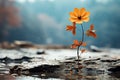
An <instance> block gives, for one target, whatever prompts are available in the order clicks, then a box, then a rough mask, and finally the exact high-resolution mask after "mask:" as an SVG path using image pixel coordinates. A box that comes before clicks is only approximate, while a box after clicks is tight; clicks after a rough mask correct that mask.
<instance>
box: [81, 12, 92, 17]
mask: <svg viewBox="0 0 120 80" xmlns="http://www.w3.org/2000/svg"><path fill="white" fill-rule="evenodd" d="M89 16H90V12H85V13H84V15H82V17H83V18H86V17H89Z"/></svg>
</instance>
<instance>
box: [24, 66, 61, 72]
mask: <svg viewBox="0 0 120 80" xmlns="http://www.w3.org/2000/svg"><path fill="white" fill-rule="evenodd" d="M58 69H60V65H47V64H46V65H40V66H38V67H34V68H30V69H24V71H29V72H30V73H53V72H55V71H57V70H58Z"/></svg>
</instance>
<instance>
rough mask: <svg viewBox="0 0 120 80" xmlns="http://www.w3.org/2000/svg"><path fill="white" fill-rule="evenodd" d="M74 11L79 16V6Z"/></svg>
mask: <svg viewBox="0 0 120 80" xmlns="http://www.w3.org/2000/svg"><path fill="white" fill-rule="evenodd" d="M74 13H75V15H76V16H79V9H78V8H74Z"/></svg>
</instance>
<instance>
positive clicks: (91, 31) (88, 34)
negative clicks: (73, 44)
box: [86, 24, 97, 38]
mask: <svg viewBox="0 0 120 80" xmlns="http://www.w3.org/2000/svg"><path fill="white" fill-rule="evenodd" d="M86 35H87V36H92V37H94V38H96V37H97V35H96V33H95V30H94V25H93V24H91V25H90V29H89V30H87V31H86Z"/></svg>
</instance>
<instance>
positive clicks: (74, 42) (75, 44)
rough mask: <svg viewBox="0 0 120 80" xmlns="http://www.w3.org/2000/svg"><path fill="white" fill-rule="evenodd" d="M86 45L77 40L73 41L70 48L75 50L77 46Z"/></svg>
mask: <svg viewBox="0 0 120 80" xmlns="http://www.w3.org/2000/svg"><path fill="white" fill-rule="evenodd" d="M86 45H87V44H86V42H82V41H80V42H79V41H78V40H74V41H73V44H72V46H71V48H76V47H79V46H86Z"/></svg>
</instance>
